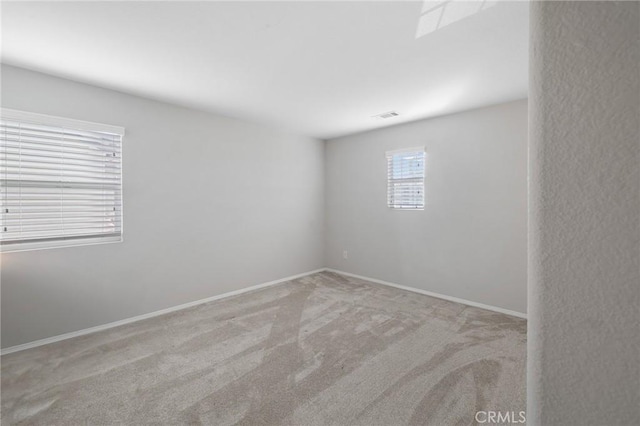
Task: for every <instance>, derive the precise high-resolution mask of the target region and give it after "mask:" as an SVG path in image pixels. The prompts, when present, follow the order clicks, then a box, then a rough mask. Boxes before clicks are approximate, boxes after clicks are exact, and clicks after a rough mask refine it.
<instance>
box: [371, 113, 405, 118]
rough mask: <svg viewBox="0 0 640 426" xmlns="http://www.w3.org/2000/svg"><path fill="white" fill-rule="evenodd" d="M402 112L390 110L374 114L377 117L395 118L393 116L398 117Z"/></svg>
mask: <svg viewBox="0 0 640 426" xmlns="http://www.w3.org/2000/svg"><path fill="white" fill-rule="evenodd" d="M399 115H400V114H398V113H397V112H395V111H389V112H383V113H382V114H378V115H374V117H376V118H385V119H386V118H393V117H397V116H399Z"/></svg>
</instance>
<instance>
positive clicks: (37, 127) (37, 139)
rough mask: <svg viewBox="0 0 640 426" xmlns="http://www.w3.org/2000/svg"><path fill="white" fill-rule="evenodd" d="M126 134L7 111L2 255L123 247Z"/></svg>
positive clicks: (1, 169) (0, 197)
mask: <svg viewBox="0 0 640 426" xmlns="http://www.w3.org/2000/svg"><path fill="white" fill-rule="evenodd" d="M123 135H124V129H123V128H121V127H116V126H109V125H103V124H96V123H88V122H84V121H76V120H69V119H65V118H59V117H52V116H47V115H41V114H32V113H27V112H22V111H14V110H9V109H4V108H3V109H2V110H1V120H0V201H1V202H2V208H1V210H0V250H1V251H4V252H6V251H18V250H30V249H37V248H50V247H61V246H69V245H80V244H94V243H103V242H116V241H122V137H123Z"/></svg>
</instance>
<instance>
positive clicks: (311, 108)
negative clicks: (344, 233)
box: [2, 1, 529, 139]
mask: <svg viewBox="0 0 640 426" xmlns="http://www.w3.org/2000/svg"><path fill="white" fill-rule="evenodd" d="M528 7H529V5H528V3H526V2H493V1H485V2H483V1H475V2H458V1H453V2H442V1H426V2H422V1H419V2H401V1H394V2H272V1H266V2H265V1H262V2H181V1H172V2H2V62H4V63H7V64H11V65H15V66H19V67H23V68H27V69H32V70H37V71H42V72H45V73H49V74H53V75H57V76H61V77H65V78H70V79H73V80H78V81H82V82H85V83H90V84H94V85H97V86H102V87H107V88H111V89H115V90H119V91H122V92H127V93H132V94H136V95H140V96H144V97H147V98H152V99H157V100H161V101H166V102H171V103H174V104H178V105H183V106H187V107H191V108H196V109H201V110H205V111H210V112H213V113H217V114H222V115H226V116H230V117H236V118H239V119H244V120H250V121H254V122H258V123H263V124H267V125H270V126H278V127H282V128H284V129H286V130H288V131H293V132H296V133H301V134H305V135H309V136H314V137H318V138H322V139H328V138H333V137H337V136H342V135H346V134H351V133H356V132H361V131H365V130H370V129H374V128H378V127H384V126H388V125H393V124H398V123H402V122H407V121H413V120H416V119H420V118H427V117H433V116H437V115H442V114H447V113H451V112H456V111H461V110H466V109H470V108H474V107H478V106H483V105H489V104H495V103H500V102H504V101H509V100H515V99H521V98H525V97H526V96H527V85H528V83H527V81H528ZM389 111H396V112H398V113H399V116H397V117H394V118H389V119H381V118H376V117H373V116H375V115H377V114H380V113H385V112H389Z"/></svg>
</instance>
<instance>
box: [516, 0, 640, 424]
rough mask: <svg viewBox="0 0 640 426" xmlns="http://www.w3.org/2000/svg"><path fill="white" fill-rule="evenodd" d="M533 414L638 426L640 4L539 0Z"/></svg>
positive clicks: (535, 11)
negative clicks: (546, 0)
mask: <svg viewBox="0 0 640 426" xmlns="http://www.w3.org/2000/svg"><path fill="white" fill-rule="evenodd" d="M530 28H531V52H532V56H531V74H530V75H531V84H530V86H531V88H530V92H531V93H530V96H531V98H530V99H531V139H530V140H531V151H530V168H531V178H530V179H531V184H530V211H531V216H530V218H531V219H530V220H531V222H530V223H531V227H530V229H531V234H530V240H529V241H530V242H529V253H530V263H529V265H530V267H529V271H530V276H529V280H530V281H529V334H528V339H529V350H528V362H529V366H528V389H527V391H528V404H527V405H528V410H527V411H528V413H527V414H528V416H527V420H528V423H529V424H533V425H538V424H542V425H574V424H575V425H638V424H640V404H639V401H640V395H639V392H640V370H639V364H640V363H639V358H638V357H639V355H640V332H639V330H640V329H639V324H640V318H639V312H640V310H639V308H638V307H639V306H640V300H639V299H640V174H639V167H640V66H639V64H640V45H639V39H640V3H638V2H579V1H573V2H532V3H531V27H530Z"/></svg>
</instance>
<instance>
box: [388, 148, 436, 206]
mask: <svg viewBox="0 0 640 426" xmlns="http://www.w3.org/2000/svg"><path fill="white" fill-rule="evenodd" d="M415 153H422V154H423V157H422V176H421V177H418V178H415V177H414V178H404V179H393V178H392V174H393V168H392V166H393V157H394V156H396V155H400V154H415ZM385 159H386V161H387V207H388V208H389V209H391V210H402V211H424V209H425V206H426V197H425V179H426V174H427V168H426V160H427V151H426V149H425V147H424V146H417V147H410V148H401V149H394V150H391V151H386V152H385ZM394 181H395V182H402V181H405V182H407V183H409V182H417V183H419V184H421V185H422V188H421V189H422V205H416V206H415V207H414V206H409V205H402V204H393V203H391V194H392V193H393V191H392V189H391V187H392V185H393V183H395V182H394Z"/></svg>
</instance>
